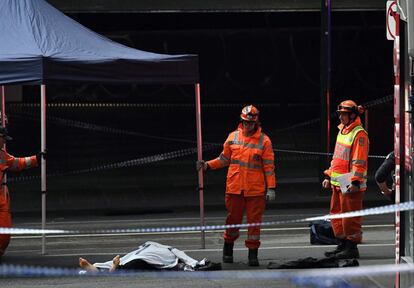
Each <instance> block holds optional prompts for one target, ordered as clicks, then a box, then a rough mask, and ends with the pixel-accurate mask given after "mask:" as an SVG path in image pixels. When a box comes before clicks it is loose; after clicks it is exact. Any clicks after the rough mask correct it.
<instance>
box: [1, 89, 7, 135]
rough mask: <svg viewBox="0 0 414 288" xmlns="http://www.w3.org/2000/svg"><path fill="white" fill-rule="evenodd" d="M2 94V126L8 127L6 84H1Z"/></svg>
mask: <svg viewBox="0 0 414 288" xmlns="http://www.w3.org/2000/svg"><path fill="white" fill-rule="evenodd" d="M0 95H1V126H3V127H6V93H5V91H4V86H0Z"/></svg>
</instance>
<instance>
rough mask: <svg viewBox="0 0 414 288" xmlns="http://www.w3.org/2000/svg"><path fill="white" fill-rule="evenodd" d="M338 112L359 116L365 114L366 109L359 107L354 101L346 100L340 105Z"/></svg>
mask: <svg viewBox="0 0 414 288" xmlns="http://www.w3.org/2000/svg"><path fill="white" fill-rule="evenodd" d="M336 112H348V113H355V114H357V115H358V114H363V113H364V108H363V107H362V106H358V105H357V104H356V103H355V102H354V101H352V100H345V101H342V102H341V103H340V104H339V105H338V109H337V110H336Z"/></svg>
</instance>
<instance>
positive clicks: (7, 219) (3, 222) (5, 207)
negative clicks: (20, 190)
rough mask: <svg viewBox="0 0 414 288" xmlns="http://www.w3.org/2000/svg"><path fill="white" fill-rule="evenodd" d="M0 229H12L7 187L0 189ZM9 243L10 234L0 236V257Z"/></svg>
mask: <svg viewBox="0 0 414 288" xmlns="http://www.w3.org/2000/svg"><path fill="white" fill-rule="evenodd" d="M0 227H4V228H10V227H12V217H11V213H10V198H9V191H8V189H7V186H1V189H0ZM9 243H10V234H0V257H1V256H2V255H3V254H4V252H5V251H6V249H7V246H9Z"/></svg>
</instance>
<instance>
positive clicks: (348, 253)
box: [334, 240, 359, 259]
mask: <svg viewBox="0 0 414 288" xmlns="http://www.w3.org/2000/svg"><path fill="white" fill-rule="evenodd" d="M345 241H346V242H345V249H344V250H343V251H341V252H338V253H336V254H335V256H334V257H335V258H336V259H357V258H359V251H358V247H357V245H358V244H357V243H355V242H352V241H351V240H345Z"/></svg>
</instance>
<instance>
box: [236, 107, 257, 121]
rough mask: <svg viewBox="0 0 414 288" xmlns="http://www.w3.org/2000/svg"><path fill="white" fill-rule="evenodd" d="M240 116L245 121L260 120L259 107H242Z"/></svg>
mask: <svg viewBox="0 0 414 288" xmlns="http://www.w3.org/2000/svg"><path fill="white" fill-rule="evenodd" d="M240 118H241V120H243V121H251V122H258V121H259V109H257V108H256V107H254V106H253V105H248V106H246V107H244V108H243V109H242V112H241V114H240Z"/></svg>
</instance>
